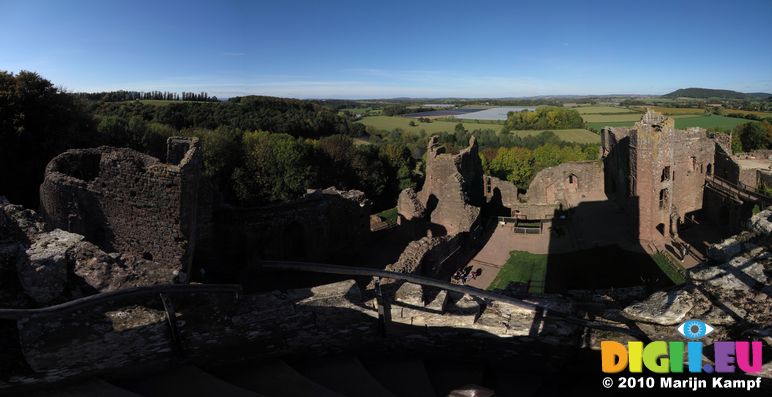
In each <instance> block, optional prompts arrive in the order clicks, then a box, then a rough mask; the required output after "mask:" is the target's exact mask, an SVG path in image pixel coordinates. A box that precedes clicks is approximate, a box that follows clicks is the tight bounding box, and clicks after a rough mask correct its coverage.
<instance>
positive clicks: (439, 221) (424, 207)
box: [397, 136, 484, 235]
mask: <svg viewBox="0 0 772 397" xmlns="http://www.w3.org/2000/svg"><path fill="white" fill-rule="evenodd" d="M482 178H483V171H482V163H481V162H480V157H479V151H478V147H477V141H476V139H475V138H474V137H472V138H471V139H470V140H469V146H468V147H466V148H465V149H463V150H461V152H460V153H458V154H451V153H445V147H444V146H442V145H440V144H439V140H438V138H437V137H436V136H433V137H431V138H430V139H429V144H428V148H427V153H426V178H425V180H424V185H423V187H422V188H421V191H419V192H418V193H417V194H415V193H414V192H412V189H407V190H405V191H403V192H402V194H400V199H399V204H398V208H397V211H398V213H399V214H400V215H401V216H402V217H404V218H405V219H407V220H410V219H413V218H420V217H422V216H428V217H429V219H430V220H431V222H432V223H434V224H436V225H439V226H442V227H443V228H444V229H445V232H446V234H449V235H454V234H458V233H462V232H469V231H470V230H472V228H473V226H474V225H475V224H476V222H477V221H478V219H479V217H480V210H481V208H482V206H483V204H484V198H483V192H482V188H483V187H482Z"/></svg>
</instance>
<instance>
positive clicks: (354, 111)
mask: <svg viewBox="0 0 772 397" xmlns="http://www.w3.org/2000/svg"><path fill="white" fill-rule="evenodd" d="M340 112H349V113H351V114H367V113H370V112H373V113H380V109H378V111H377V112H374V109H373V108H372V107H366V108H346V109H341V110H340Z"/></svg>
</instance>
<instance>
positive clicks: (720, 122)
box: [675, 115, 752, 130]
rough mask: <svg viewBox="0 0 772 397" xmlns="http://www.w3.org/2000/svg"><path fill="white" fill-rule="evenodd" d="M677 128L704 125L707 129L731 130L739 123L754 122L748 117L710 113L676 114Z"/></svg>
mask: <svg viewBox="0 0 772 397" xmlns="http://www.w3.org/2000/svg"><path fill="white" fill-rule="evenodd" d="M675 119H676V121H675V125H676V128H689V127H702V128H706V129H712V128H721V129H725V130H731V129H733V128H734V127H735V126H737V125H738V124H745V123H749V122H752V121H751V120H748V119H738V118H734V117H726V116H717V115H708V116H696V117H689V116H675Z"/></svg>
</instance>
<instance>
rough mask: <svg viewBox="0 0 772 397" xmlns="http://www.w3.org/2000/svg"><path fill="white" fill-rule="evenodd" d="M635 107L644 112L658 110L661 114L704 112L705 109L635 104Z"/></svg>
mask: <svg viewBox="0 0 772 397" xmlns="http://www.w3.org/2000/svg"><path fill="white" fill-rule="evenodd" d="M635 108H636V109H638V110H640V111H641V112H645V111H646V109H649V110H652V111H655V112H659V113H662V114H667V115H671V114H704V113H705V109H700V108H668V107H664V106H636V107H635Z"/></svg>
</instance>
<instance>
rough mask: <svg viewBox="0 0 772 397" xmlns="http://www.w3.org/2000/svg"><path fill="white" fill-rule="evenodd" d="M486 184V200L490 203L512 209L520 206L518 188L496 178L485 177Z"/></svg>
mask: <svg viewBox="0 0 772 397" xmlns="http://www.w3.org/2000/svg"><path fill="white" fill-rule="evenodd" d="M483 180H484V182H485V187H484V189H485V190H484V191H485V198H486V199H487V200H488V202H489V203H494V204H499V203H498V201H500V204H501V205H502V206H503V207H505V208H509V209H512V208H514V207H515V206H517V205H518V204H520V198H519V193H518V189H517V186H515V184H514V183H512V182H510V181H505V180H502V179H499V178H496V177H495V176H489V175H485V177H483Z"/></svg>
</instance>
